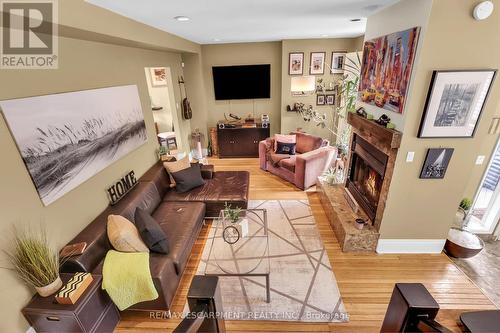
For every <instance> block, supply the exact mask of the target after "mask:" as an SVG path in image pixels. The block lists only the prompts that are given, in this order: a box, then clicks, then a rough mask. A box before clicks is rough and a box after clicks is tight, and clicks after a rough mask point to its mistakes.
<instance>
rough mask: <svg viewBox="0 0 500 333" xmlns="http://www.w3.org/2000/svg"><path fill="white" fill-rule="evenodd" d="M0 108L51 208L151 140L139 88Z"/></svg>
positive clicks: (18, 102)
mask: <svg viewBox="0 0 500 333" xmlns="http://www.w3.org/2000/svg"><path fill="white" fill-rule="evenodd" d="M0 108H1V111H2V113H3V115H4V117H5V120H6V122H7V125H8V126H9V129H10V132H11V133H12V137H13V138H14V140H15V142H16V144H17V147H18V149H19V152H20V154H21V157H22V159H23V161H24V164H25V165H26V169H27V170H28V173H29V175H30V176H31V179H32V180H33V183H34V185H35V188H36V190H37V191H38V195H39V196H40V199H41V200H42V203H43V204H44V205H45V206H47V205H49V204H51V203H52V202H54V201H55V200H57V199H59V198H60V197H62V196H63V195H65V194H66V193H68V192H69V191H71V190H73V189H74V188H76V187H78V186H79V185H80V184H82V183H83V182H85V181H86V180H88V179H89V178H91V177H92V176H94V175H95V174H97V173H98V172H100V171H101V170H103V169H104V168H106V167H108V166H109V165H111V164H112V163H114V162H116V161H117V160H119V159H120V158H122V157H123V156H125V155H127V154H128V153H130V152H131V151H133V150H135V149H137V148H139V147H140V146H141V145H143V144H144V143H146V141H147V135H146V124H145V123H144V115H143V113H142V107H141V101H140V99H139V91H138V89H137V86H136V85H128V86H119V87H110V88H101V89H92V90H83V91H76V92H68V93H60V94H54V95H46V96H38V97H28V98H19V99H12V100H6V101H0ZM105 185H107V184H105ZM103 188H104V185H103Z"/></svg>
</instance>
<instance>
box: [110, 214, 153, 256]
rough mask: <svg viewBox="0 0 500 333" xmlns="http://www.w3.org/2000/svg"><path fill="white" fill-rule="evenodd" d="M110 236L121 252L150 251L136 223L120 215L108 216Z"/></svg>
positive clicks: (116, 248)
mask: <svg viewBox="0 0 500 333" xmlns="http://www.w3.org/2000/svg"><path fill="white" fill-rule="evenodd" d="M107 229H108V238H109V242H110V243H111V245H113V247H114V248H115V250H117V251H120V252H149V249H148V247H147V246H146V244H144V242H143V241H142V239H141V236H140V235H139V231H138V230H137V228H136V227H135V225H134V224H133V223H132V222H130V221H129V220H127V219H126V218H124V217H123V216H120V215H109V216H108V228H107Z"/></svg>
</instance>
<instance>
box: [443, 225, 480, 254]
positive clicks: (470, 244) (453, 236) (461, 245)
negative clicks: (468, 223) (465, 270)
mask: <svg viewBox="0 0 500 333" xmlns="http://www.w3.org/2000/svg"><path fill="white" fill-rule="evenodd" d="M483 248H484V242H483V240H482V239H481V238H479V237H478V236H477V235H474V234H473V233H472V232H469V231H467V230H463V229H459V228H451V229H450V231H449V232H448V237H447V238H446V243H445V245H444V250H445V251H446V253H447V254H448V255H449V256H451V257H454V258H471V257H474V256H475V255H476V254H478V253H479V252H481V250H482V249H483Z"/></svg>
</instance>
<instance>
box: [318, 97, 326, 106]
mask: <svg viewBox="0 0 500 333" xmlns="http://www.w3.org/2000/svg"><path fill="white" fill-rule="evenodd" d="M325 104H326V101H325V95H318V96H316V105H325Z"/></svg>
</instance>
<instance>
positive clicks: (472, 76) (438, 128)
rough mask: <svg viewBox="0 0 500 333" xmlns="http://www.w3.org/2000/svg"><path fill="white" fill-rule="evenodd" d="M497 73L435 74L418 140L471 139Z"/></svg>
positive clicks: (485, 71)
mask: <svg viewBox="0 0 500 333" xmlns="http://www.w3.org/2000/svg"><path fill="white" fill-rule="evenodd" d="M495 74H496V70H461V71H434V72H433V73H432V79H431V84H430V87H429V92H428V94H427V100H426V102H425V108H424V114H423V116H422V120H421V122H420V128H419V130H418V137H419V138H443V137H446V138H471V137H473V136H474V132H475V131H476V127H477V124H478V122H479V118H480V116H481V112H482V111H483V107H484V103H485V101H486V98H487V96H488V93H489V91H490V87H491V84H492V83H493V79H494V78H495Z"/></svg>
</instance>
